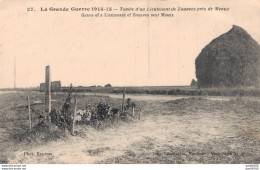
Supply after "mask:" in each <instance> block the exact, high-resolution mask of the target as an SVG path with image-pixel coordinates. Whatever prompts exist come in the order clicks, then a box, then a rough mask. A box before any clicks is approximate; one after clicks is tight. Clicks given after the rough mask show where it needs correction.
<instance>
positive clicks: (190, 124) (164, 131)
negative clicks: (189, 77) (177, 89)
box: [0, 92, 260, 164]
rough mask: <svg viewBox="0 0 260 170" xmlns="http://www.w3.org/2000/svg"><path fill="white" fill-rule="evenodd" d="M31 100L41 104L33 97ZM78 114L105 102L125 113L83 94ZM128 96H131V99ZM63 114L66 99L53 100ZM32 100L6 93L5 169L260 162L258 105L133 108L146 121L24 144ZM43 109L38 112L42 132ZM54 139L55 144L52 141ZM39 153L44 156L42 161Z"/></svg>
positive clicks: (190, 101)
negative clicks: (22, 165)
mask: <svg viewBox="0 0 260 170" xmlns="http://www.w3.org/2000/svg"><path fill="white" fill-rule="evenodd" d="M30 96H31V99H32V101H43V99H44V96H43V94H41V93H37V92H32V94H31V95H30ZM74 96H76V97H77V99H78V101H79V109H83V108H84V107H85V106H86V105H89V104H90V105H97V103H98V102H99V101H100V100H103V101H106V102H107V103H109V104H111V105H112V106H113V107H120V105H121V102H122V101H121V100H120V99H114V98H110V97H106V96H98V95H96V96H95V95H91V96H86V95H79V94H76V93H74V94H73V97H74ZM126 97H127V96H126ZM52 98H53V99H54V100H56V101H55V102H53V105H54V107H61V105H62V103H63V102H64V99H65V98H66V94H63V93H59V94H54V95H53V96H52ZM26 100H27V93H25V92H19V93H6V94H0V108H1V110H0V163H44V164H45V163H170V164H172V163H224V164H227V163H243V164H249V163H259V162H260V149H259V148H260V133H259V132H260V113H259V112H260V109H259V107H260V105H259V104H260V102H259V101H255V100H251V98H237V99H230V100H228V101H226V100H225V101H221V100H207V99H206V97H190V98H186V99H178V100H167V101H166V100H138V101H135V99H134V98H132V100H133V101H135V103H136V104H137V108H138V109H142V117H141V120H138V119H134V120H132V121H130V122H123V121H121V122H119V123H118V124H116V126H115V127H108V128H106V129H104V130H96V129H95V128H93V127H91V126H88V125H77V126H76V132H77V133H76V136H71V135H69V134H67V135H60V136H51V137H50V135H49V134H47V135H45V136H42V135H38V136H37V134H36V137H35V138H34V140H25V139H28V138H21V136H23V137H24V134H27V133H28V129H29V122H28V113H27V107H26V104H27V101H26ZM43 110H44V105H43V104H37V105H33V106H32V120H33V124H34V125H36V124H37V122H38V121H39V116H40V115H41V114H43ZM49 137H50V138H49ZM37 153H38V154H37Z"/></svg>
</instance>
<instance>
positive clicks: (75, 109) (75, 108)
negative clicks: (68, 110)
mask: <svg viewBox="0 0 260 170" xmlns="http://www.w3.org/2000/svg"><path fill="white" fill-rule="evenodd" d="M76 112H77V99H76V98H75V107H74V115H73V123H72V132H71V134H72V135H74V126H75V117H76Z"/></svg>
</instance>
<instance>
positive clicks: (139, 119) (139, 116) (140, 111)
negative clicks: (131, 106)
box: [139, 109, 141, 120]
mask: <svg viewBox="0 0 260 170" xmlns="http://www.w3.org/2000/svg"><path fill="white" fill-rule="evenodd" d="M140 119H141V109H140V110H139V120H140Z"/></svg>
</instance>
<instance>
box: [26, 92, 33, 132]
mask: <svg viewBox="0 0 260 170" xmlns="http://www.w3.org/2000/svg"><path fill="white" fill-rule="evenodd" d="M27 99H28V113H29V126H30V131H31V130H32V119H31V102H30V95H28V97H27Z"/></svg>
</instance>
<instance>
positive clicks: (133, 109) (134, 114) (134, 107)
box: [132, 107, 135, 116]
mask: <svg viewBox="0 0 260 170" xmlns="http://www.w3.org/2000/svg"><path fill="white" fill-rule="evenodd" d="M132 109H133V110H132V111H133V116H135V107H132Z"/></svg>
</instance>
